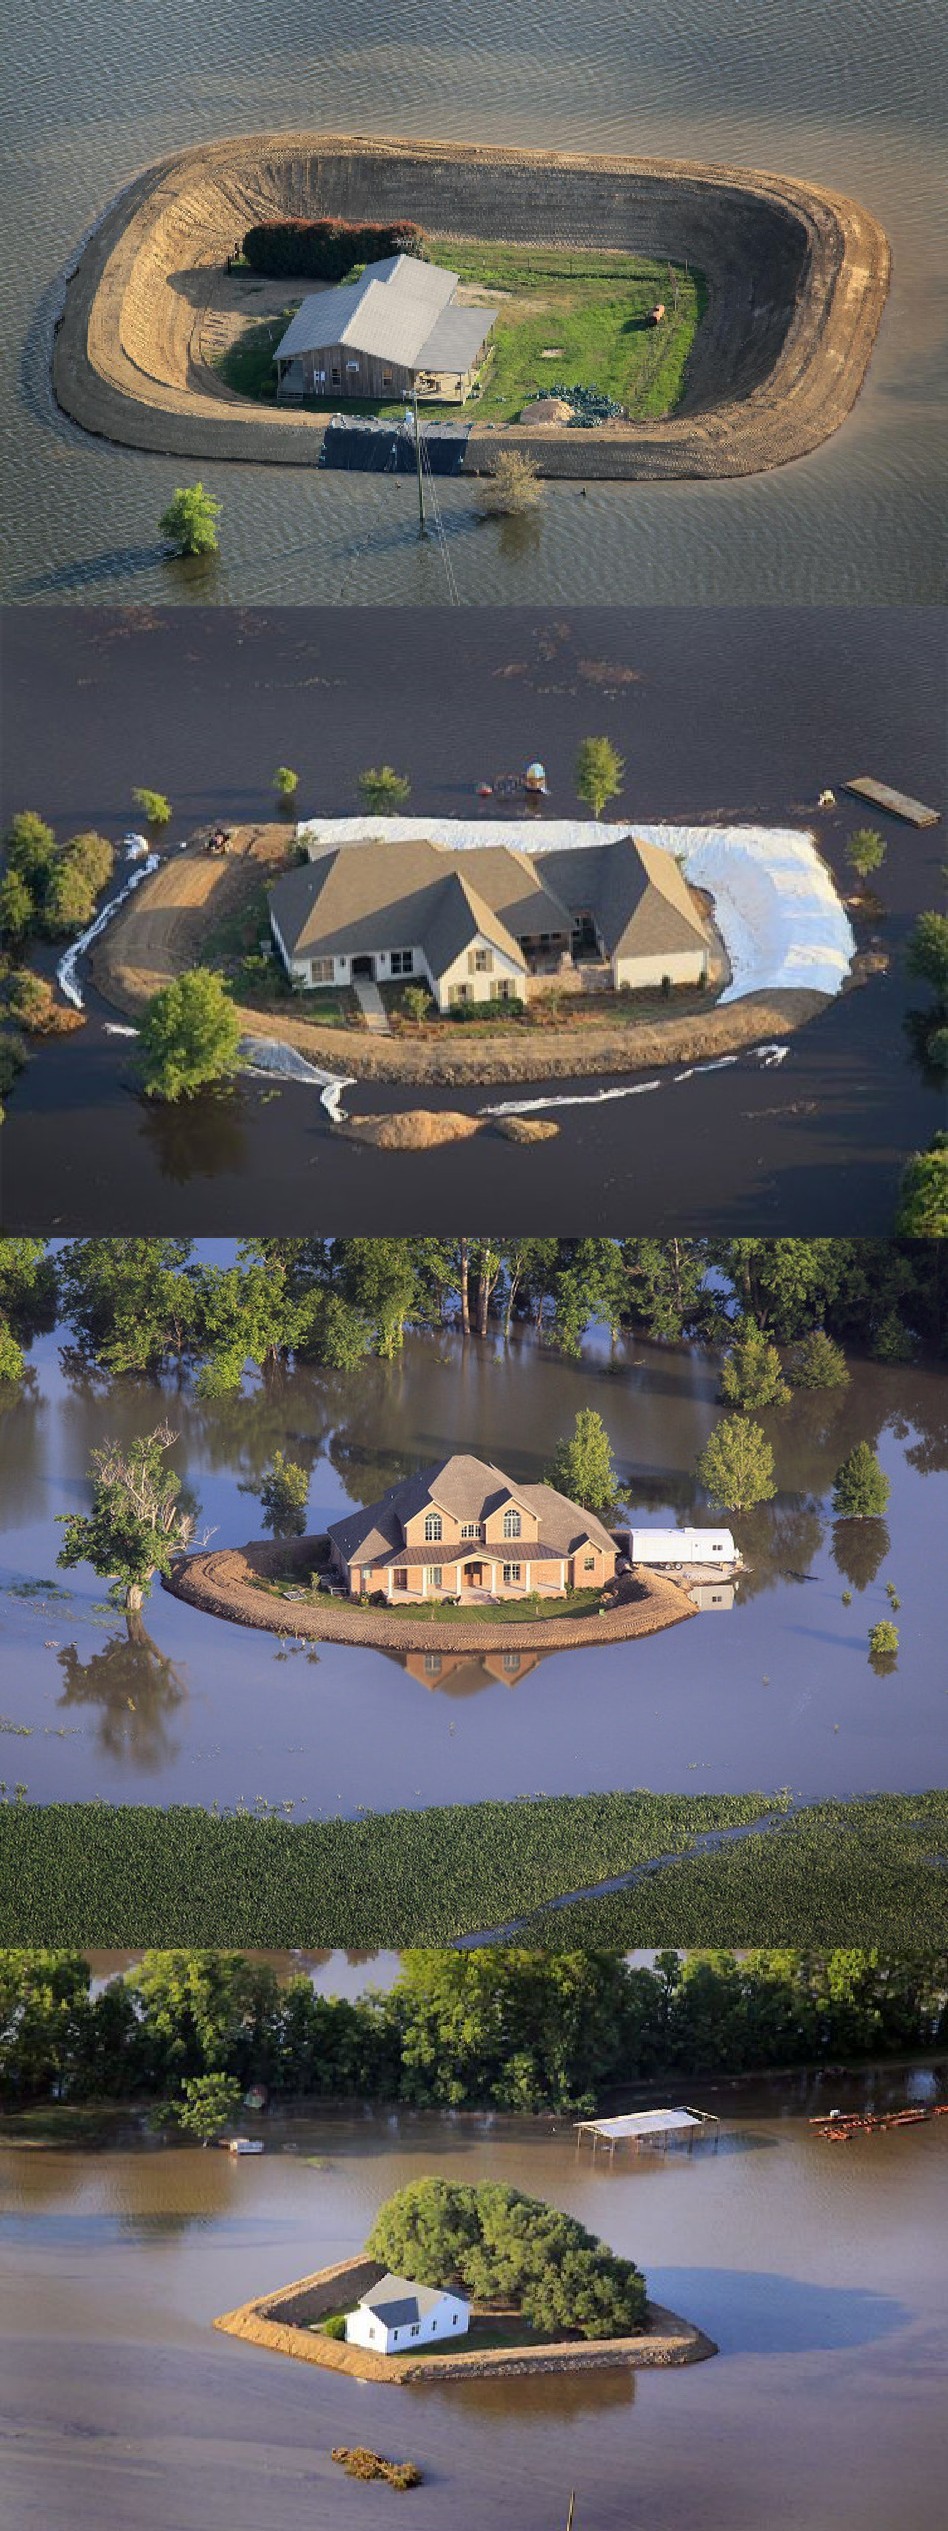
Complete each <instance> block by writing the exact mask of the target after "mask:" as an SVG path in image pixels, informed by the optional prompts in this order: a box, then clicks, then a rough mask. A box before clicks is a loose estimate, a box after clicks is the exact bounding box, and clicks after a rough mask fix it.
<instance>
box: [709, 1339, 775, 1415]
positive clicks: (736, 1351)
mask: <svg viewBox="0 0 948 2531" xmlns="http://www.w3.org/2000/svg"><path fill="white" fill-rule="evenodd" d="M721 1395H722V1397H723V1398H725V1399H726V1401H727V1404H728V1405H729V1406H739V1407H740V1408H741V1410H742V1412H743V1413H745V1414H746V1413H748V1412H749V1410H750V1408H751V1407H754V1408H756V1409H757V1411H758V1412H762V1411H763V1409H764V1408H765V1407H768V1406H785V1405H786V1402H787V1399H788V1397H789V1395H790V1391H789V1389H788V1387H787V1383H786V1380H785V1379H784V1376H783V1370H782V1367H781V1362H780V1355H779V1353H778V1352H777V1348H776V1345H773V1344H771V1342H770V1339H769V1337H768V1336H765V1334H764V1331H763V1328H762V1327H758V1325H757V1322H756V1320H755V1319H753V1318H742V1319H741V1320H740V1322H739V1325H738V1327H737V1330H736V1332H735V1336H734V1341H733V1343H732V1344H731V1346H730V1347H729V1349H728V1352H727V1353H726V1354H725V1357H724V1361H723V1363H722V1366H721Z"/></svg>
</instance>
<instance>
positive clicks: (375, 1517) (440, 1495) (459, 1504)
mask: <svg viewBox="0 0 948 2531" xmlns="http://www.w3.org/2000/svg"><path fill="white" fill-rule="evenodd" d="M510 1501H512V1502H513V1503H514V1504H521V1505H522V1506H523V1508H524V1509H525V1510H526V1511H531V1512H534V1513H535V1514H536V1518H537V1521H538V1524H539V1536H538V1538H537V1539H536V1540H535V1541H533V1540H530V1539H527V1540H524V1541H523V1542H522V1543H523V1544H524V1545H525V1546H530V1547H531V1548H532V1551H533V1554H534V1556H536V1557H539V1555H540V1553H541V1550H542V1552H543V1553H544V1554H547V1555H555V1556H565V1555H573V1554H575V1552H576V1550H577V1548H579V1547H581V1546H583V1545H584V1544H585V1543H586V1541H587V1540H588V1542H589V1544H590V1545H591V1546H598V1547H601V1548H602V1549H603V1551H604V1552H605V1553H606V1554H608V1555H614V1554H615V1539H614V1538H612V1537H610V1534H609V1531H608V1529H606V1528H605V1527H604V1524H603V1522H602V1521H601V1520H597V1518H596V1515H595V1513H594V1512H587V1511H585V1510H584V1509H583V1507H582V1505H581V1504H579V1503H571V1502H570V1501H569V1499H568V1497H567V1496H566V1495H565V1494H558V1493H557V1491H556V1488H555V1486H552V1485H518V1484H515V1482H514V1480H513V1478H512V1477H509V1476H506V1475H505V1474H504V1471H503V1469H502V1468H497V1467H494V1466H493V1464H492V1462H491V1461H490V1460H487V1459H475V1458H473V1457H472V1456H470V1455H469V1454H468V1453H465V1452H460V1451H459V1452H455V1453H454V1454H453V1456H452V1457H451V1458H449V1459H438V1460H436V1461H435V1463H434V1465H433V1466H432V1467H430V1468H423V1469H422V1470H421V1472H420V1474H419V1475H418V1476H409V1477H405V1478H404V1479H403V1480H402V1483H401V1484H400V1485H393V1486H392V1487H391V1488H390V1489H389V1492H388V1493H387V1494H384V1495H382V1497H381V1499H380V1500H379V1501H378V1502H377V1503H368V1504H367V1505H366V1508H365V1510H364V1511H356V1512H349V1513H348V1514H347V1515H346V1518H345V1519H344V1520H335V1521H330V1523H329V1536H330V1538H332V1539H333V1540H334V1542H335V1544H336V1546H337V1547H338V1548H339V1551H340V1553H341V1554H342V1555H343V1556H345V1558H346V1561H347V1562H358V1561H361V1562H365V1563H377V1564H383V1563H386V1562H388V1563H391V1562H393V1561H395V1560H396V1559H397V1558H398V1557H399V1555H400V1554H402V1553H403V1552H404V1528H405V1523H406V1522H407V1521H410V1520H412V1519H413V1518H414V1517H415V1515H416V1513H418V1512H423V1511H427V1509H428V1507H429V1505H430V1506H431V1507H432V1508H433V1509H434V1510H439V1511H445V1512H448V1513H449V1514H450V1516H451V1518H452V1519H454V1520H457V1521H459V1522H462V1523H463V1522H464V1521H478V1522H479V1521H483V1520H486V1519H487V1518H488V1515H489V1514H490V1512H492V1511H496V1510H498V1509H499V1507H500V1505H501V1504H502V1503H507V1502H510ZM497 1543H498V1545H499V1544H500V1543H501V1542H500V1541H498V1542H497ZM502 1543H503V1544H504V1545H505V1546H506V1545H508V1544H509V1543H510V1542H509V1541H508V1540H506V1539H505V1540H504V1541H503V1542H502Z"/></svg>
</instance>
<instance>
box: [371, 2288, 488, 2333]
mask: <svg viewBox="0 0 948 2531" xmlns="http://www.w3.org/2000/svg"><path fill="white" fill-rule="evenodd" d="M446 2295H450V2297H451V2300H452V2301H454V2302H459V2303H463V2305H464V2307H465V2309H466V2308H467V2303H468V2297H467V2295H466V2294H457V2293H455V2291H454V2288H453V2286H449V2285H415V2284H413V2283H412V2280H411V2278H410V2277H409V2276H382V2277H380V2278H379V2282H378V2284H377V2285H370V2286H369V2290H368V2292H367V2293H365V2294H360V2296H359V2302H360V2305H361V2307H362V2309H363V2310H364V2311H374V2312H375V2315H376V2318H377V2319H379V2320H382V2321H384V2323H385V2326H386V2328H387V2329H403V2328H406V2327H409V2326H411V2324H412V2323H413V2322H415V2321H418V2320H426V2319H427V2317H428V2314H429V2312H432V2311H437V2310H438V2307H439V2305H440V2304H441V2303H443V2302H444V2300H445V2297H446Z"/></svg>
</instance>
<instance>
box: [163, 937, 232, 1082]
mask: <svg viewBox="0 0 948 2531" xmlns="http://www.w3.org/2000/svg"><path fill="white" fill-rule="evenodd" d="M140 1037H141V1048H142V1056H141V1070H142V1080H143V1086H144V1090H145V1096H146V1098H150V1099H164V1100H166V1101H168V1102H169V1103H170V1104H172V1105H173V1104H174V1103H175V1102H176V1101H177V1100H178V1099H190V1098H194V1097H195V1095H196V1093H197V1091H198V1090H204V1089H208V1088H210V1087H212V1086H216V1085H217V1084H219V1083H221V1082H224V1081H229V1080H230V1079H231V1077H232V1075H233V1074H234V1073H235V1072H236V1071H237V1068H238V1063H239V1054H238V1049H239V1046H240V1021H239V1019H238V1017H237V1013H236V1011H235V1009H234V1005H233V1003H232V1002H231V1001H230V1000H229V998H228V995H227V992H226V990H225V987H224V984H223V981H222V978H221V977H220V976H219V975H215V974H214V973H213V972H212V970H211V969H210V968H209V967H191V968H190V969H189V970H188V972H187V973H186V974H185V975H180V976H176V977H175V978H174V981H173V982H172V983H171V984H166V985H164V986H163V987H162V990H161V992H160V993H155V994H154V995H153V996H152V999H151V1001H150V1002H149V1004H148V1007H147V1009H146V1011H145V1014H144V1017H143V1019H142V1023H141V1030H140Z"/></svg>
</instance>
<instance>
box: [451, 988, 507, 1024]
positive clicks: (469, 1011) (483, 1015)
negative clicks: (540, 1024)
mask: <svg viewBox="0 0 948 2531" xmlns="http://www.w3.org/2000/svg"><path fill="white" fill-rule="evenodd" d="M526 1007H527V1006H526V1003H525V1002H522V1001H521V1000H520V996H519V994H518V993H509V994H507V996H506V998H505V999H502V998H501V996H500V994H499V993H498V994H495V995H494V997H493V999H492V1000H491V1001H490V1002H452V1003H451V1006H450V1009H449V1012H448V1018H449V1019H459V1020H461V1021H462V1022H463V1021H464V1020H469V1019H497V1018H498V1017H499V1015H500V1014H501V1013H503V1017H504V1019H522V1018H523V1016H524V1012H525V1010H526Z"/></svg>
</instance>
